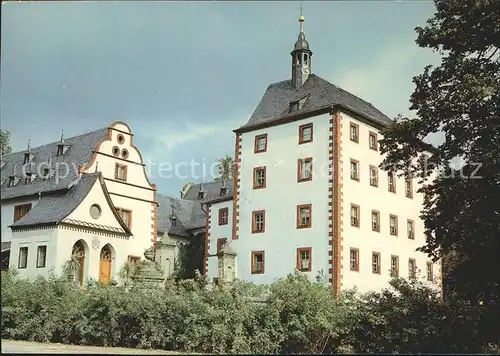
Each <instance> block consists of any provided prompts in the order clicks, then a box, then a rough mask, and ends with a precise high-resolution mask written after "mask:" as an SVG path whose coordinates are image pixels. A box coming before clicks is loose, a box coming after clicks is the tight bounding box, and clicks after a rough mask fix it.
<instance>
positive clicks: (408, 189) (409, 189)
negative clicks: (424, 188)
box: [405, 179, 413, 198]
mask: <svg viewBox="0 0 500 356" xmlns="http://www.w3.org/2000/svg"><path fill="white" fill-rule="evenodd" d="M405 195H406V197H407V198H413V182H412V180H411V179H407V180H406V181H405Z"/></svg>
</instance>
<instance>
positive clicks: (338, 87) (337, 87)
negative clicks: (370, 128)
mask: <svg viewBox="0 0 500 356" xmlns="http://www.w3.org/2000/svg"><path fill="white" fill-rule="evenodd" d="M317 77H318V78H319V79H321V80H323V81H325V82H327V83H328V84H330V85H331V86H333V87H335V88H336V89H339V90H342V91H343V92H344V93H347V94H349V95H351V96H353V97H355V98H356V99H359V100H361V101H363V102H364V103H367V104H368V105H370V106H371V107H372V108H373V109H375V110H377V111H378V112H379V113H381V114H383V115H385V114H384V113H383V112H382V111H380V110H379V109H377V108H376V107H375V106H374V105H373V104H372V103H370V102H369V101H366V100H365V99H363V98H361V97H359V96H357V95H356V94H354V93H351V92H350V91H348V90H346V89H344V88H342V87H340V86H338V85H337V84H334V83H332V82H330V81H328V80H326V79H324V78H321V77H319V76H317ZM385 116H387V115H385Z"/></svg>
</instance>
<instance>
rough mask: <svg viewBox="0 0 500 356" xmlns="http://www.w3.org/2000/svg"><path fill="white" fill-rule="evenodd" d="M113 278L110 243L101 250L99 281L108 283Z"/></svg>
mask: <svg viewBox="0 0 500 356" xmlns="http://www.w3.org/2000/svg"><path fill="white" fill-rule="evenodd" d="M110 279H111V250H110V248H109V246H108V245H106V246H104V247H103V248H102V250H101V261H100V263H99V282H100V283H101V284H108V283H109V281H110Z"/></svg>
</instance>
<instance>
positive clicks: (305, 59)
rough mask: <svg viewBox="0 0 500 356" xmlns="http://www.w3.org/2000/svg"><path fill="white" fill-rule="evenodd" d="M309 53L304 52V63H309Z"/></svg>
mask: <svg viewBox="0 0 500 356" xmlns="http://www.w3.org/2000/svg"><path fill="white" fill-rule="evenodd" d="M307 58H308V57H307V54H304V64H307Z"/></svg>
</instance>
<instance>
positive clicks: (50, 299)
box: [1, 272, 498, 354]
mask: <svg viewBox="0 0 500 356" xmlns="http://www.w3.org/2000/svg"><path fill="white" fill-rule="evenodd" d="M1 278H2V279H1V282H2V290H1V293H2V318H1V329H2V338H6V339H18V340H32V341H39V342H58V343H67V344H78V345H92V346H117V347H133V348H155V349H163V350H171V351H181V352H198V353H229V354H252V353H253V354H257V353H258V354H292V353H293V354H301V353H303V354H311V353H316V354H331V353H379V352H380V353H440V352H447V353H459V352H460V353H464V352H468V353H472V352H474V353H480V352H484V351H485V347H486V346H487V345H488V344H489V343H491V342H495V341H497V340H495V338H496V337H497V336H498V322H497V321H496V319H495V318H492V317H491V313H494V311H492V310H482V309H477V308H470V307H467V306H464V305H461V304H459V303H448V304H443V303H442V301H441V299H440V296H439V295H437V294H436V293H435V292H434V291H432V290H431V289H429V288H427V287H425V286H423V285H421V284H419V283H418V282H415V281H411V282H408V281H405V280H401V279H394V280H393V281H392V282H391V286H392V287H391V288H390V289H387V290H384V291H383V292H381V293H371V294H365V295H360V294H358V293H356V292H355V291H347V292H345V293H343V295H342V296H341V297H340V298H338V299H336V298H334V297H333V296H332V293H331V290H330V288H329V287H328V286H325V285H323V284H320V283H313V282H310V281H308V280H307V279H306V278H305V277H303V276H302V275H300V274H296V275H290V276H288V277H286V278H283V279H281V280H279V281H277V282H276V283H274V284H272V285H270V286H256V285H252V284H249V283H243V282H235V283H233V284H231V285H229V286H225V287H224V288H216V289H214V290H208V289H206V288H203V287H202V283H199V282H200V281H194V280H185V281H181V282H179V283H174V282H169V283H168V284H167V286H166V288H165V290H151V289H146V288H139V287H136V288H132V289H124V288H122V287H120V286H111V287H102V286H99V285H98V284H96V283H89V284H88V285H87V286H86V288H79V287H78V286H75V285H74V284H72V283H70V282H67V281H65V280H63V279H61V278H58V277H56V276H52V277H50V278H47V279H45V278H41V277H40V278H37V279H34V280H23V279H20V278H18V277H17V276H16V275H15V273H14V272H2V277H1ZM256 300H258V301H260V302H256Z"/></svg>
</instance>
